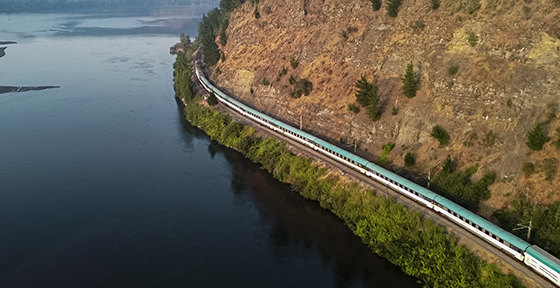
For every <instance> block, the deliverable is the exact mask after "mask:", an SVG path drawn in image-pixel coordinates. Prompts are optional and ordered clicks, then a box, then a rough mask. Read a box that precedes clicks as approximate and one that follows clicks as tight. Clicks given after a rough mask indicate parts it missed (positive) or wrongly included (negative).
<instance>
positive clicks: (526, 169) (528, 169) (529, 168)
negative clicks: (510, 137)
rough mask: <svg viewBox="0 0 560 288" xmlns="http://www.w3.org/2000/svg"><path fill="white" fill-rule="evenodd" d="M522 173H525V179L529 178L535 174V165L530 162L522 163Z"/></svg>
mask: <svg viewBox="0 0 560 288" xmlns="http://www.w3.org/2000/svg"><path fill="white" fill-rule="evenodd" d="M523 173H525V177H529V176H531V175H533V173H535V164H533V163H531V162H525V163H523Z"/></svg>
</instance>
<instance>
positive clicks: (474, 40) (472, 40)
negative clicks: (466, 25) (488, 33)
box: [468, 32, 478, 47]
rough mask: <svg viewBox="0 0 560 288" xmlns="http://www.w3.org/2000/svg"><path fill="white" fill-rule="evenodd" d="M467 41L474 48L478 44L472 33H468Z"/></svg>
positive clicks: (476, 37)
mask: <svg viewBox="0 0 560 288" xmlns="http://www.w3.org/2000/svg"><path fill="white" fill-rule="evenodd" d="M468 41H469V44H470V45H471V46H473V47H474V46H476V44H477V43H478V36H476V34H474V32H469V39H468Z"/></svg>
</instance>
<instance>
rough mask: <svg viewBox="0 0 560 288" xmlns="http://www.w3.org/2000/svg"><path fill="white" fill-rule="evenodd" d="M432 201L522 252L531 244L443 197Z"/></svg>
mask: <svg viewBox="0 0 560 288" xmlns="http://www.w3.org/2000/svg"><path fill="white" fill-rule="evenodd" d="M434 201H435V202H436V203H439V204H441V205H443V206H445V207H447V208H449V209H451V210H452V211H453V212H455V213H457V214H458V215H459V216H462V217H464V218H466V219H467V220H470V221H471V222H473V223H474V224H476V225H478V226H479V227H482V228H483V229H485V230H486V231H488V232H490V233H492V234H494V235H496V236H498V237H500V238H501V239H503V240H504V241H506V242H508V243H510V244H511V245H513V246H515V247H517V248H518V249H521V250H523V251H525V249H527V247H529V246H531V244H529V243H527V242H525V241H523V240H522V239H520V238H519V237H517V236H515V235H513V234H511V233H509V232H508V231H506V230H504V229H502V228H500V227H498V226H496V225H494V224H492V223H491V222H489V221H488V220H486V219H484V218H482V217H480V216H478V215H476V214H474V213H472V212H471V211H469V210H467V209H465V208H463V207H462V206H461V205H459V204H457V203H455V202H453V201H451V200H449V199H447V198H445V197H443V196H438V197H436V198H435V199H434Z"/></svg>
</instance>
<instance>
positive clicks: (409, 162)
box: [404, 152, 416, 167]
mask: <svg viewBox="0 0 560 288" xmlns="http://www.w3.org/2000/svg"><path fill="white" fill-rule="evenodd" d="M414 164H416V159H414V154H412V153H410V152H408V153H406V156H404V166H406V167H412V166H414Z"/></svg>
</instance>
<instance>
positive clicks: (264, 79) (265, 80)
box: [263, 77, 270, 86]
mask: <svg viewBox="0 0 560 288" xmlns="http://www.w3.org/2000/svg"><path fill="white" fill-rule="evenodd" d="M269 84H270V82H268V80H267V79H266V77H265V78H263V85H264V86H268V85H269Z"/></svg>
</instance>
